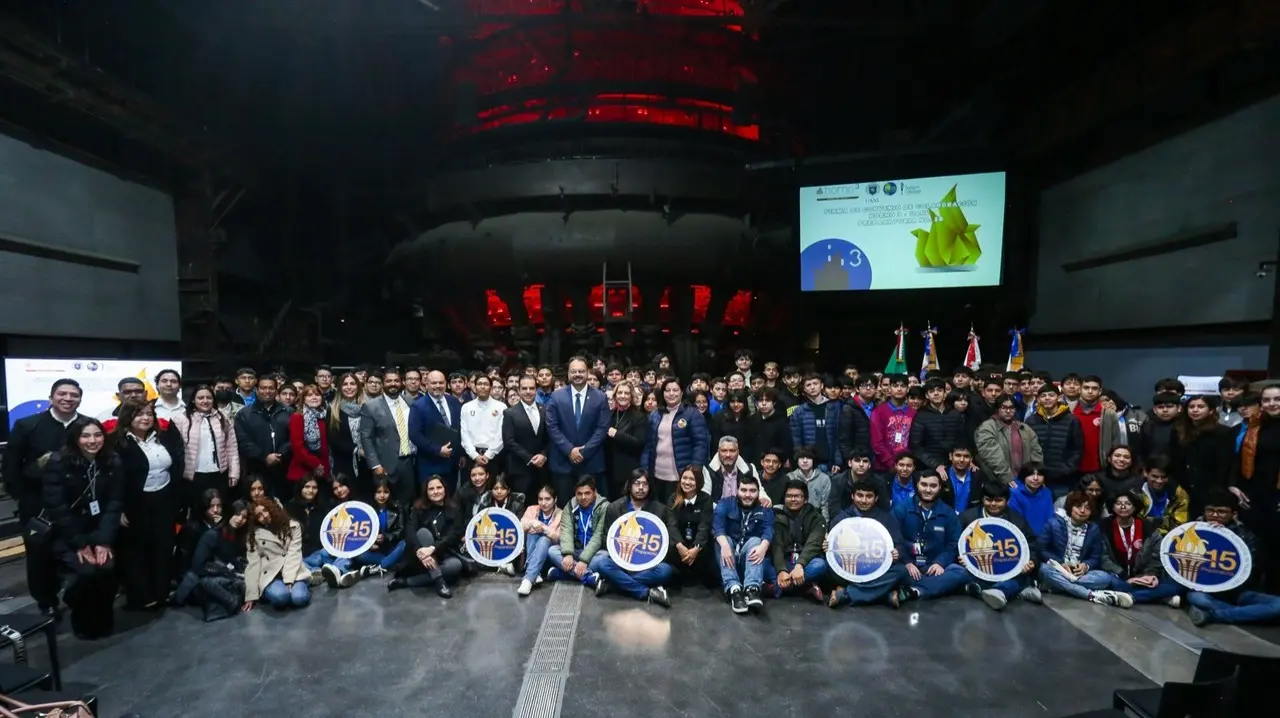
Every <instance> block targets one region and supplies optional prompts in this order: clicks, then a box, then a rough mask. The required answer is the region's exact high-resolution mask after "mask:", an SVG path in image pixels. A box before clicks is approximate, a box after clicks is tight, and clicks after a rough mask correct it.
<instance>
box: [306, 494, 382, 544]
mask: <svg viewBox="0 0 1280 718" xmlns="http://www.w3.org/2000/svg"><path fill="white" fill-rule="evenodd" d="M378 528H379V523H378V512H377V511H374V510H373V507H372V506H370V505H369V504H366V503H364V502H362V501H344V502H342V503H340V504H338V505H337V506H334V507H333V508H332V509H330V510H329V513H328V514H326V515H325V517H324V521H322V522H320V545H321V546H322V547H324V550H325V551H327V552H328V553H329V555H330V556H333V557H334V558H355V557H356V556H359V555H360V554H362V553H364V552H365V551H368V550H369V549H370V548H371V547H372V546H373V545H374V544H375V543H377V542H378Z"/></svg>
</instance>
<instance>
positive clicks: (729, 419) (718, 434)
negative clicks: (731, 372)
mask: <svg viewBox="0 0 1280 718" xmlns="http://www.w3.org/2000/svg"><path fill="white" fill-rule="evenodd" d="M750 418H751V412H750V411H748V410H747V392H746V391H745V390H743V389H734V390H733V391H731V392H729V393H728V394H727V395H726V396H725V399H724V405H723V406H722V407H721V408H720V411H719V412H717V413H716V415H715V416H712V417H711V423H710V424H708V425H707V429H708V431H709V432H710V433H711V446H712V449H713V451H714V449H715V448H717V447H719V446H720V440H721V439H723V438H724V437H726V436H732V437H733V438H735V439H737V440H738V453H739V454H741V455H742V456H743V457H744V458H745V457H748V456H755V455H756V453H757V452H760V451H764V448H768V447H764V448H761V447H759V446H756V445H755V439H754V437H753V436H752V434H751V431H749V430H748V429H747V426H748V422H749V420H750ZM747 461H751V459H747Z"/></svg>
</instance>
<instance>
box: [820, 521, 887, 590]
mask: <svg viewBox="0 0 1280 718" xmlns="http://www.w3.org/2000/svg"><path fill="white" fill-rule="evenodd" d="M827 564H828V565H830V566H831V570H832V571H835V572H836V575H837V576H839V577H840V578H843V579H844V580H846V581H848V582H849V583H866V582H867V581H874V580H875V579H877V578H880V577H881V576H883V575H884V574H885V572H887V571H888V570H889V567H890V566H892V565H893V537H892V536H890V535H889V529H887V528H885V527H884V525H883V524H881V523H880V522H879V521H876V520H875V519H868V518H864V517H861V516H854V517H851V518H847V519H845V520H844V521H841V522H840V523H838V524H836V525H835V526H833V527H832V528H831V532H830V533H828V534H827Z"/></svg>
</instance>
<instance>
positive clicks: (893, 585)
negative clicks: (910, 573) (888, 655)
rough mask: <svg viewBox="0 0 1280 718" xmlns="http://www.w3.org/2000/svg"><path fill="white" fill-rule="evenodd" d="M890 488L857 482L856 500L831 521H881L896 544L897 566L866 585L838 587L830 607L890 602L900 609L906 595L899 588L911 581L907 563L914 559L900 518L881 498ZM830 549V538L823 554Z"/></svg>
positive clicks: (868, 481)
mask: <svg viewBox="0 0 1280 718" xmlns="http://www.w3.org/2000/svg"><path fill="white" fill-rule="evenodd" d="M887 490H888V489H887V488H886V487H885V486H884V485H883V484H881V483H880V482H879V481H878V480H876V479H875V478H874V477H871V476H867V477H864V478H861V479H858V480H857V481H854V482H853V487H852V488H851V489H850V494H851V498H852V502H851V505H850V506H849V508H847V509H845V510H844V511H842V512H840V513H839V514H837V515H836V517H835V518H833V519H831V525H832V526H836V525H838V524H839V523H840V522H841V521H844V520H845V519H852V518H864V519H871V520H873V521H877V522H879V523H880V525H881V526H883V527H885V530H887V531H888V532H889V538H890V540H892V541H893V548H892V551H891V556H892V558H893V564H892V565H890V566H889V570H888V571H886V572H885V573H884V575H883V576H880V577H879V578H875V579H872V580H870V581H864V582H863V583H856V584H849V585H848V586H845V587H844V588H837V589H835V590H833V591H832V592H831V595H830V596H829V597H828V599H827V605H828V606H830V607H831V608H838V607H840V606H844V605H852V606H865V605H868V604H872V603H881V602H884V603H887V604H889V606H891V607H893V608H898V606H899V604H900V603H901V601H902V593H901V591H900V590H899V587H900V586H902V585H903V584H905V583H906V582H907V580H908V579H907V569H906V565H905V562H906V561H909V560H911V555H910V553H911V552H910V550H909V544H908V543H907V540H906V539H905V538H903V537H902V529H901V527H900V526H899V524H898V519H897V518H895V517H894V515H893V514H892V513H890V512H889V510H888V509H885V508H882V507H881V501H880V495H881V494H882V493H883V492H885V491H887ZM828 548H829V546H828V544H827V539H826V538H825V537H824V538H823V539H822V551H823V553H824V554H825V553H826V551H827V549H828Z"/></svg>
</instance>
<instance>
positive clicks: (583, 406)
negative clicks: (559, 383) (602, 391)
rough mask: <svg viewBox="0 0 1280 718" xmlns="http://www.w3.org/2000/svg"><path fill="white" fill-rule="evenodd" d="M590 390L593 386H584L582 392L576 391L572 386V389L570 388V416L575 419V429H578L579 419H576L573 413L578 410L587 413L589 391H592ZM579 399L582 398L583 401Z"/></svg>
mask: <svg viewBox="0 0 1280 718" xmlns="http://www.w3.org/2000/svg"><path fill="white" fill-rule="evenodd" d="M590 388H591V386H590V385H587V384H584V385H583V386H582V391H578V390H577V389H574V388H573V387H572V386H570V387H569V411H570V414H569V416H570V417H571V418H573V419H574V427H575V429H576V427H577V420H578V417H576V416H575V415H574V414H573V413H572V412H573V411H574V410H575V409H576V410H578V411H581V412H583V413H586V411H587V389H590ZM578 397H582V398H581V399H579V398H578ZM579 402H581V403H579Z"/></svg>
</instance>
